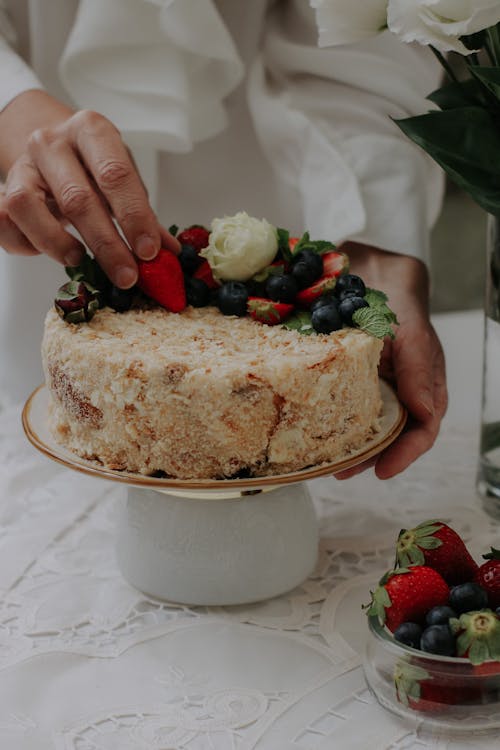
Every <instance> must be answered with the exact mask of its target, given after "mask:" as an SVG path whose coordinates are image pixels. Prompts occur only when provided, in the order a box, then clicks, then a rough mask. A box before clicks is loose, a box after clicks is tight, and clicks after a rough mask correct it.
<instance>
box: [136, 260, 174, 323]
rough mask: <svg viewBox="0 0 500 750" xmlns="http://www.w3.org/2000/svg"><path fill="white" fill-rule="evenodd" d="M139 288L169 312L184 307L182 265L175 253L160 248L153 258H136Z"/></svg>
mask: <svg viewBox="0 0 500 750" xmlns="http://www.w3.org/2000/svg"><path fill="white" fill-rule="evenodd" d="M137 265H138V268H139V280H138V282H137V285H138V287H139V289H140V290H141V291H142V292H144V294H146V295H147V296H148V297H151V299H153V300H155V302H158V304H159V305H161V306H162V307H164V308H165V309H166V310H169V311H170V312H181V310H184V308H185V307H186V289H185V286H184V276H183V273H182V267H181V264H180V261H179V259H178V257H177V255H174V253H173V252H171V250H166V249H165V248H161V249H160V252H159V253H158V255H157V256H156V257H155V258H153V260H140V259H137Z"/></svg>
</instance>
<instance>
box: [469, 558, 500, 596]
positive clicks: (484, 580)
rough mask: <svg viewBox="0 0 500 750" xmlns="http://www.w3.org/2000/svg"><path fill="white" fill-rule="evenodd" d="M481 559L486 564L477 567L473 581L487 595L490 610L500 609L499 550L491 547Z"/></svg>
mask: <svg viewBox="0 0 500 750" xmlns="http://www.w3.org/2000/svg"><path fill="white" fill-rule="evenodd" d="M483 557H484V559H485V560H486V562H484V563H483V564H482V565H481V566H480V567H479V569H478V570H477V572H476V577H475V579H474V580H475V581H476V583H478V584H479V585H480V586H482V588H483V589H485V590H486V592H487V593H488V603H489V605H490V607H491V609H496V608H497V607H500V550H498V549H495V548H494V547H492V548H491V552H488V554H486V555H483Z"/></svg>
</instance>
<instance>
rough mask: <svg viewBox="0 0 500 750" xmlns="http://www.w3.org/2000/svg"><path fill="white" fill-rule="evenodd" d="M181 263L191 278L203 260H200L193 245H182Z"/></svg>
mask: <svg viewBox="0 0 500 750" xmlns="http://www.w3.org/2000/svg"><path fill="white" fill-rule="evenodd" d="M179 261H180V264H181V267H182V270H183V271H184V273H186V274H188V275H189V276H191V275H192V274H193V273H194V272H195V271H196V269H197V268H198V266H199V265H200V263H201V261H202V258H200V256H199V255H198V253H197V252H196V248H194V247H193V246H192V245H181V251H180V253H179Z"/></svg>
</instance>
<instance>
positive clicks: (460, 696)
mask: <svg viewBox="0 0 500 750" xmlns="http://www.w3.org/2000/svg"><path fill="white" fill-rule="evenodd" d="M415 661H416V662H418V663H414V662H413V661H412V660H406V659H399V660H398V662H397V663H396V666H395V669H394V685H395V688H396V697H397V699H398V701H399V703H402V704H403V705H405V706H407V707H409V708H412V709H413V710H415V711H423V712H425V713H434V712H438V711H441V710H443V708H445V707H446V706H450V705H468V704H469V705H470V704H471V703H477V702H479V701H480V698H481V691H480V687H479V685H476V684H475V682H473V681H471V680H470V679H467V678H466V679H465V680H464V679H463V676H462V671H461V670H462V667H461V665H460V666H459V667H458V669H457V670H455V671H453V669H452V668H448V666H447V665H445V664H442V665H440V667H439V670H438V671H437V672H436V673H434V672H433V670H432V665H430V666H429V669H428V670H427V669H424V667H423V666H422V665H421V660H419V659H418V660H415Z"/></svg>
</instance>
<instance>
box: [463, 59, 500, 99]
mask: <svg viewBox="0 0 500 750" xmlns="http://www.w3.org/2000/svg"><path fill="white" fill-rule="evenodd" d="M470 71H471V73H472V75H473V76H475V78H477V79H478V81H480V82H481V83H482V84H483V85H484V86H486V88H487V89H488V91H491V93H492V94H494V95H495V97H496V99H500V68H492V67H484V66H481V65H471V68H470Z"/></svg>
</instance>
